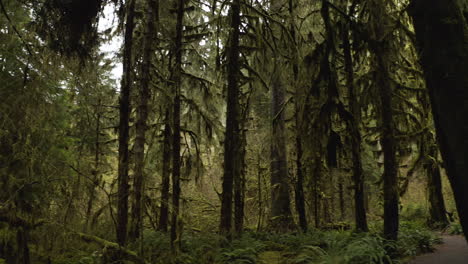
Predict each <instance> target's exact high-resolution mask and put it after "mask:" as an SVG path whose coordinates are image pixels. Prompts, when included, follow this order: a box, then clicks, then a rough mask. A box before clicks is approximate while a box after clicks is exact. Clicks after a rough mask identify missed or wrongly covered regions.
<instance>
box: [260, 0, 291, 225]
mask: <svg viewBox="0 0 468 264" xmlns="http://www.w3.org/2000/svg"><path fill="white" fill-rule="evenodd" d="M270 4H271V10H270V12H271V14H275V13H279V12H281V6H282V4H283V1H282V0H272V1H271V2H270ZM273 23H274V25H273V28H272V29H273V31H274V32H276V33H277V34H280V32H281V30H282V29H281V28H280V26H279V25H277V24H276V23H275V22H273ZM275 37H276V36H272V41H274V42H278V44H279V43H280V42H281V41H282V39H281V38H279V39H274V38H275ZM270 52H272V53H273V54H269V53H267V54H266V56H271V57H269V59H268V60H269V64H270V65H272V69H271V80H270V85H271V110H270V122H271V143H270V144H271V145H270V173H271V178H270V187H271V211H270V227H271V228H272V229H273V230H278V231H287V230H291V229H293V228H294V222H293V217H292V212H291V204H290V197H289V184H288V167H287V166H288V162H287V152H286V135H285V133H286V127H285V121H284V119H285V118H284V116H285V113H284V105H285V103H286V101H285V89H286V88H285V85H284V83H283V82H284V81H283V78H284V76H283V74H282V67H283V64H284V63H283V58H281V55H280V54H278V53H277V52H275V51H274V50H272V51H270Z"/></svg>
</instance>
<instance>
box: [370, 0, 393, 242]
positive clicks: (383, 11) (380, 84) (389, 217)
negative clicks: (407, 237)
mask: <svg viewBox="0 0 468 264" xmlns="http://www.w3.org/2000/svg"><path fill="white" fill-rule="evenodd" d="M368 5H369V10H370V28H371V30H370V35H371V36H370V39H369V47H370V50H371V51H372V53H373V67H374V70H375V79H374V82H375V87H376V89H378V92H379V97H380V98H379V104H380V107H379V108H380V109H379V110H380V117H381V119H380V126H381V143H382V150H383V153H384V172H383V193H384V236H385V238H387V239H390V240H397V238H398V227H399V209H398V199H399V195H398V168H397V165H398V163H397V159H396V139H395V125H394V118H393V108H392V106H393V103H392V101H393V100H392V96H393V95H392V93H393V86H394V85H393V81H392V79H391V72H390V64H391V61H392V56H391V55H392V46H391V41H392V39H391V37H392V33H391V32H389V31H388V30H389V28H391V27H390V26H391V20H390V18H389V14H388V13H387V12H388V11H387V10H388V8H387V3H386V1H383V0H370V1H368Z"/></svg>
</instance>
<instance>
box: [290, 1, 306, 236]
mask: <svg viewBox="0 0 468 264" xmlns="http://www.w3.org/2000/svg"><path fill="white" fill-rule="evenodd" d="M295 9H296V4H295V1H294V0H289V15H290V20H291V27H290V30H291V37H292V39H293V40H294V41H296V26H295ZM292 50H293V51H292V53H293V56H292V57H293V62H292V71H293V77H294V87H295V89H296V94H295V100H294V108H295V122H296V145H295V147H296V186H295V188H294V194H295V195H294V197H295V202H296V212H297V215H298V218H299V226H300V228H301V230H302V231H303V232H307V218H306V209H305V197H304V172H303V169H304V168H303V166H302V155H303V150H302V138H301V137H302V132H303V125H302V118H301V115H302V111H301V105H300V100H301V96H302V91H301V88H300V87H299V85H298V83H297V78H298V75H299V65H298V58H297V57H298V55H297V50H296V48H293V49H292Z"/></svg>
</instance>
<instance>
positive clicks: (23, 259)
mask: <svg viewBox="0 0 468 264" xmlns="http://www.w3.org/2000/svg"><path fill="white" fill-rule="evenodd" d="M28 233H29V232H28V230H27V229H26V228H25V227H19V228H18V230H17V231H16V246H17V248H18V259H17V260H16V263H17V264H30V263H31V258H30V254H29V245H28V240H29V238H28Z"/></svg>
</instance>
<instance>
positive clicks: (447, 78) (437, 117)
mask: <svg viewBox="0 0 468 264" xmlns="http://www.w3.org/2000/svg"><path fill="white" fill-rule="evenodd" d="M463 4H465V5H463ZM410 15H411V16H412V17H413V21H414V28H415V31H416V40H417V45H418V48H419V51H420V54H421V64H422V67H423V69H424V75H425V78H426V83H427V88H428V91H429V96H430V99H431V105H432V111H433V116H434V121H435V127H436V132H437V140H438V143H439V146H440V151H441V154H442V157H443V159H444V164H445V169H446V171H447V175H448V177H449V180H450V184H451V186H452V189H453V194H454V197H455V202H456V206H457V210H458V215H459V217H460V223H461V225H462V227H463V232H464V234H465V237H468V204H467V203H466V201H467V200H468V192H466V190H467V189H468V177H466V175H465V174H466V171H468V160H467V157H468V153H467V150H468V145H467V144H468V140H467V138H466V137H467V136H466V135H467V132H468V131H467V128H468V126H467V125H466V114H467V111H466V107H465V105H466V101H467V100H468V92H467V91H468V75H467V74H466V65H468V45H467V43H468V34H467V31H468V23H467V20H468V15H467V12H466V1H455V0H448V1H440V0H434V1H420V0H413V1H411V6H410Z"/></svg>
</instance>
